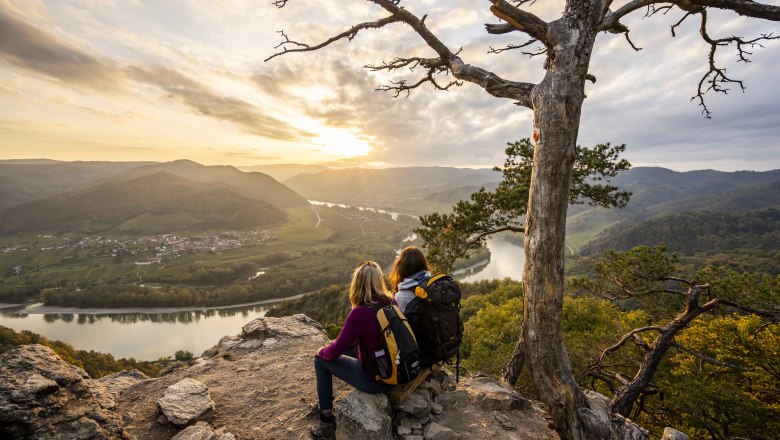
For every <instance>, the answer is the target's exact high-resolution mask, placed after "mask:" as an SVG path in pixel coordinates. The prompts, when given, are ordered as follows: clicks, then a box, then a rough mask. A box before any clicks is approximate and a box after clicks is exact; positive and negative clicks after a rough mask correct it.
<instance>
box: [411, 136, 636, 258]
mask: <svg viewBox="0 0 780 440" xmlns="http://www.w3.org/2000/svg"><path fill="white" fill-rule="evenodd" d="M624 150H625V145H619V146H616V147H612V146H610V144H609V143H607V144H599V145H596V146H595V147H594V148H586V147H581V146H577V148H576V149H575V164H574V171H573V175H572V184H571V188H570V196H569V199H570V202H571V203H575V204H579V203H585V202H586V201H587V202H588V203H589V204H590V205H592V206H602V207H623V206H625V205H626V203H628V200H629V198H630V196H631V194H630V193H628V192H621V191H618V189H617V187H615V186H613V185H609V184H606V183H602V182H604V181H609V179H610V178H612V177H614V176H616V175H617V173H618V172H619V171H622V170H626V169H629V168H630V167H631V164H630V163H629V162H628V161H626V160H625V159H620V160H618V156H619V155H620V154H621V153H622V152H623V151H624ZM506 155H507V159H506V160H505V161H504V168H496V171H502V172H503V176H504V178H503V180H502V181H501V183H499V184H498V187H497V188H496V189H495V191H487V190H486V189H485V188H481V189H480V190H479V191H477V192H475V193H473V194H472V195H471V199H470V200H469V201H463V200H462V201H460V202H458V203H457V204H456V205H455V206H454V207H453V210H452V213H448V214H440V213H433V214H429V215H425V216H422V217H421V218H420V222H421V223H422V227H421V228H418V229H416V230H415V232H417V234H419V235H420V237H422V239H423V240H424V242H425V246H426V247H427V248H428V261H429V263H430V264H432V265H433V266H434V267H436V268H438V269H439V270H441V271H443V272H450V271H451V269H452V266H453V264H454V262H455V260H457V259H458V258H462V257H464V256H468V255H469V253H470V252H471V251H472V250H473V249H476V248H479V247H480V246H482V245H483V244H484V241H485V238H486V237H487V236H489V235H492V234H495V233H498V232H502V231H513V232H522V230H523V223H522V222H523V216H524V215H525V213H526V210H527V202H528V193H529V187H530V184H531V172H532V169H533V145H532V143H531V141H530V139H528V138H525V139H521V140H520V141H517V142H513V143H509V147H508V148H507V149H506Z"/></svg>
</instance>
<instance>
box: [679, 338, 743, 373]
mask: <svg viewBox="0 0 780 440" xmlns="http://www.w3.org/2000/svg"><path fill="white" fill-rule="evenodd" d="M672 347H676V348H677V349H678V350H680V351H682V352H685V353H688V354H690V355H691V356H693V357H695V358H698V359H701V360H703V361H704V362H707V363H710V364H713V365H717V366H719V367H726V368H731V369H732V370H736V371H741V372H745V371H753V370H754V369H753V368H748V367H745V366H744V365H737V364H731V363H729V362H724V361H719V360H717V359H715V358H713V357H710V356H707V355H705V354H703V353H699V352H698V351H694V350H691V349H690V348H687V347H685V346H683V345H682V344H680V343H679V342H675V343H673V344H672Z"/></svg>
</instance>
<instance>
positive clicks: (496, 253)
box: [454, 235, 525, 282]
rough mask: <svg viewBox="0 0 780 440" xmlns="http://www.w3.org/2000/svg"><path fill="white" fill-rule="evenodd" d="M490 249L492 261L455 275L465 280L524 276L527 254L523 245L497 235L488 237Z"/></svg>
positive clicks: (456, 272)
mask: <svg viewBox="0 0 780 440" xmlns="http://www.w3.org/2000/svg"><path fill="white" fill-rule="evenodd" d="M485 246H487V248H488V250H489V251H490V261H489V262H488V263H487V264H484V263H483V264H476V265H474V266H472V267H470V268H467V269H460V270H457V271H455V274H454V275H455V276H456V278H458V279H459V280H460V281H463V282H473V281H481V280H493V279H497V278H506V277H509V278H512V279H515V280H519V279H521V278H522V276H521V274H522V273H523V265H524V263H525V255H524V253H523V246H522V245H521V244H520V243H516V242H515V241H513V240H510V239H508V238H507V237H504V236H501V235H497V236H494V237H490V238H488V239H487V242H486V243H485Z"/></svg>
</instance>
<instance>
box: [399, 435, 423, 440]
mask: <svg viewBox="0 0 780 440" xmlns="http://www.w3.org/2000/svg"><path fill="white" fill-rule="evenodd" d="M403 439H404V440H425V437H423V436H421V435H417V434H414V435H405V436H403Z"/></svg>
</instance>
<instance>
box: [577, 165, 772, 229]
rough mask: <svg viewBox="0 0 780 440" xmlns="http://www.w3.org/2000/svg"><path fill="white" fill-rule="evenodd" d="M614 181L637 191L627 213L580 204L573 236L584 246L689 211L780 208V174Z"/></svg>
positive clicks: (642, 172) (646, 174)
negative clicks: (606, 234)
mask: <svg viewBox="0 0 780 440" xmlns="http://www.w3.org/2000/svg"><path fill="white" fill-rule="evenodd" d="M612 183H613V184H614V185H616V186H617V187H618V188H620V189H621V190H624V191H631V192H632V193H633V195H632V197H631V201H630V202H629V204H628V206H626V207H625V208H623V209H610V210H607V209H604V208H590V207H586V206H576V207H572V208H570V210H569V217H568V219H567V237H568V238H569V239H570V240H572V241H574V242H575V243H577V244H578V245H583V244H585V243H587V242H588V241H590V240H593V239H595V238H596V237H597V236H598V234H599V233H601V232H603V231H605V230H606V229H608V228H610V227H613V226H615V227H617V226H620V227H627V226H629V225H632V224H635V223H638V222H641V221H645V220H649V219H653V218H655V217H657V216H668V215H673V214H680V213H683V212H689V211H704V210H707V211H711V212H723V213H738V212H744V211H751V210H756V209H762V208H773V207H774V208H780V170H773V171H765V172H755V171H738V172H731V173H728V172H722V171H713V170H703V171H688V172H676V171H672V170H668V169H665V168H645V167H640V168H634V169H631V170H628V171H624V172H622V173H620V174H619V175H618V176H617V177H616V178H614V179H613V181H612Z"/></svg>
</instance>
